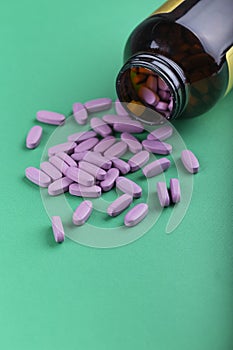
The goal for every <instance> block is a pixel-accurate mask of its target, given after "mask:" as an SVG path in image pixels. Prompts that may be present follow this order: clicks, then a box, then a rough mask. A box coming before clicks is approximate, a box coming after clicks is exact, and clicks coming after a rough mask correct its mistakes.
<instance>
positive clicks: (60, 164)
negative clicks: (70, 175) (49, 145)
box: [49, 156, 69, 175]
mask: <svg viewBox="0 0 233 350" xmlns="http://www.w3.org/2000/svg"><path fill="white" fill-rule="evenodd" d="M49 163H51V164H53V165H54V166H55V167H56V168H57V169H58V170H59V171H60V172H61V173H62V174H64V175H66V172H67V170H68V169H69V165H68V164H67V163H66V162H64V160H62V159H61V158H58V157H57V156H52V157H50V158H49Z"/></svg>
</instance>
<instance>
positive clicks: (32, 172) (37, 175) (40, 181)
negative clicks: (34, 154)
mask: <svg viewBox="0 0 233 350" xmlns="http://www.w3.org/2000/svg"><path fill="white" fill-rule="evenodd" d="M25 176H26V178H27V179H28V180H30V181H31V182H33V183H34V184H36V185H38V186H40V187H48V186H49V184H50V183H51V178H50V177H49V176H48V175H47V174H45V173H44V172H43V171H41V170H40V169H37V168H34V167H28V168H27V169H25Z"/></svg>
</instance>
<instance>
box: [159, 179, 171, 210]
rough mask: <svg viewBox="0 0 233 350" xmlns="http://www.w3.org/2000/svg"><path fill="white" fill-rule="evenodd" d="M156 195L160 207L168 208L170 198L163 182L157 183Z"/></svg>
mask: <svg viewBox="0 0 233 350" xmlns="http://www.w3.org/2000/svg"><path fill="white" fill-rule="evenodd" d="M157 193H158V198H159V202H160V205H161V207H163V208H164V207H168V206H169V204H170V197H169V194H168V190H167V185H166V183H165V182H158V183H157Z"/></svg>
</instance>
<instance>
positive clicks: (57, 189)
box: [48, 177, 73, 196]
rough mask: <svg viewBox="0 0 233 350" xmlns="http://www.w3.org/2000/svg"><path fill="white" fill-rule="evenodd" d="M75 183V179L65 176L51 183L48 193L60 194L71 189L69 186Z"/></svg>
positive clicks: (52, 194)
mask: <svg viewBox="0 0 233 350" xmlns="http://www.w3.org/2000/svg"><path fill="white" fill-rule="evenodd" d="M72 183H73V180H71V179H69V178H68V177H63V178H61V179H58V180H56V181H54V182H53V183H51V184H50V185H49V187H48V194H49V195H50V196H58V195H59V194H62V193H65V192H67V191H68V190H69V186H70V185H71V184H72Z"/></svg>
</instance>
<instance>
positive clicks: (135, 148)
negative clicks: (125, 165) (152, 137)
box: [121, 132, 142, 153]
mask: <svg viewBox="0 0 233 350" xmlns="http://www.w3.org/2000/svg"><path fill="white" fill-rule="evenodd" d="M121 140H122V141H124V142H125V143H126V144H127V145H128V147H129V151H130V152H132V153H138V152H140V151H141V150H142V144H141V142H139V141H138V140H137V139H136V137H134V136H133V135H131V134H130V133H128V132H123V133H122V134H121Z"/></svg>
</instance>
